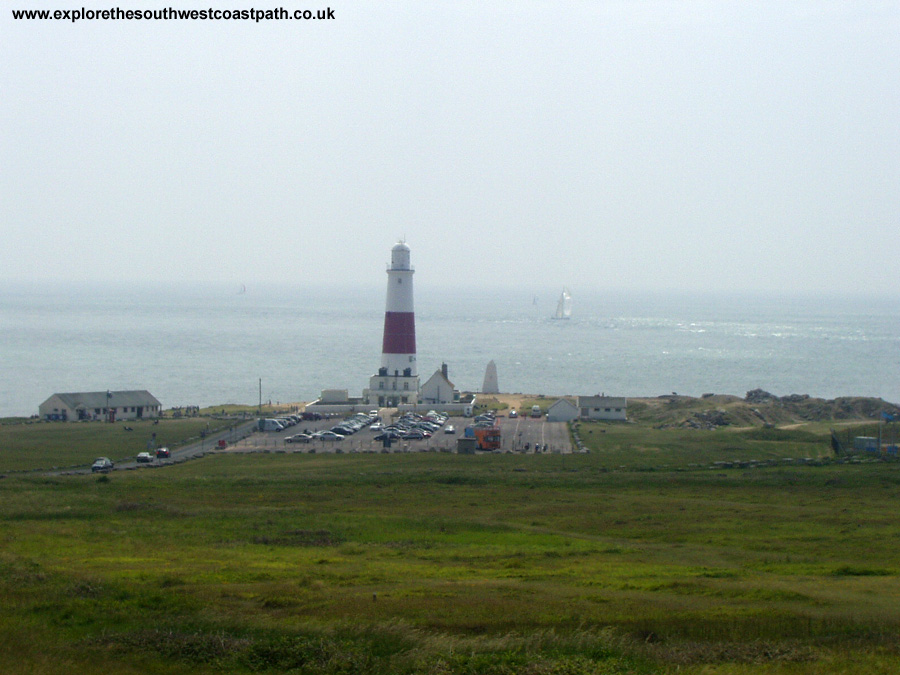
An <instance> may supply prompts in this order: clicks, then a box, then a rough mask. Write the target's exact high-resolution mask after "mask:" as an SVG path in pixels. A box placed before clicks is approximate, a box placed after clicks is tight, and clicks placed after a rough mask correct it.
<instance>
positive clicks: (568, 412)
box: [547, 398, 579, 422]
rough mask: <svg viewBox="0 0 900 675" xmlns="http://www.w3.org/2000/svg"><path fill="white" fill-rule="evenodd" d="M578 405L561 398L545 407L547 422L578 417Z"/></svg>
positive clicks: (564, 420) (565, 420)
mask: <svg viewBox="0 0 900 675" xmlns="http://www.w3.org/2000/svg"><path fill="white" fill-rule="evenodd" d="M578 412H579V411H578V406H577V405H575V404H574V403H572V402H571V401H570V400H568V399H565V398H561V399H559V400H558V401H557V402H556V403H554V404H553V405H551V406H550V407H549V408H548V409H547V421H548V422H571V421H572V420H574V419H578Z"/></svg>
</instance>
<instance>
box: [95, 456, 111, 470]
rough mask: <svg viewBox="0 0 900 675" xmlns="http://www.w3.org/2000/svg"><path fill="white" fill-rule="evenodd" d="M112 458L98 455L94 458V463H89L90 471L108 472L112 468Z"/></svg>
mask: <svg viewBox="0 0 900 675" xmlns="http://www.w3.org/2000/svg"><path fill="white" fill-rule="evenodd" d="M114 466H115V465H114V464H113V462H112V460H111V459H110V458H109V457H98V458H97V459H95V460H94V463H93V464H91V472H92V473H109V472H110V471H112V470H113V467H114Z"/></svg>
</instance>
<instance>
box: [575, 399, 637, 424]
mask: <svg viewBox="0 0 900 675" xmlns="http://www.w3.org/2000/svg"><path fill="white" fill-rule="evenodd" d="M626 407H627V401H626V399H625V398H624V397H618V396H579V397H578V409H579V411H580V415H579V417H582V418H584V419H588V420H623V421H624V420H625V419H627V418H626V416H625V412H626Z"/></svg>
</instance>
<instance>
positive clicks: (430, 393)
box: [419, 363, 459, 405]
mask: <svg viewBox="0 0 900 675" xmlns="http://www.w3.org/2000/svg"><path fill="white" fill-rule="evenodd" d="M419 400H420V401H421V402H422V404H423V405H429V404H434V403H438V404H440V403H454V402H455V403H458V402H459V390H458V389H457V388H456V387H455V386H454V385H453V383H452V382H451V381H450V380H449V379H448V371H447V364H446V363H443V364H441V367H440V369H439V370H436V371H434V375H432V376H431V377H429V378H428V381H427V382H425V384H423V385H422V389H421V390H420V392H419Z"/></svg>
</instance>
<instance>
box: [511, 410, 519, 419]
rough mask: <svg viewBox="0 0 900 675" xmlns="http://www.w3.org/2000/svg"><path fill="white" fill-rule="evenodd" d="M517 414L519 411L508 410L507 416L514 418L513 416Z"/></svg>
mask: <svg viewBox="0 0 900 675" xmlns="http://www.w3.org/2000/svg"><path fill="white" fill-rule="evenodd" d="M518 416H519V413H517V412H516V411H515V410H510V411H509V418H510V419H515V418H516V417H518Z"/></svg>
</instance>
